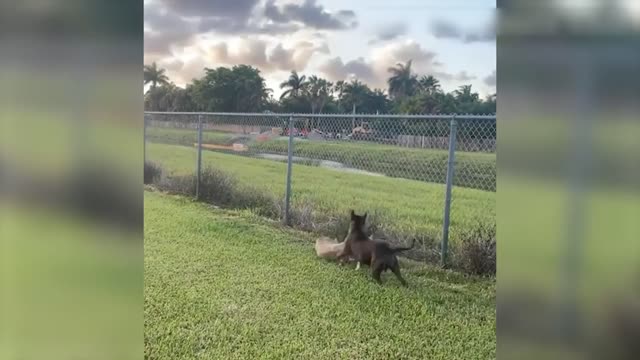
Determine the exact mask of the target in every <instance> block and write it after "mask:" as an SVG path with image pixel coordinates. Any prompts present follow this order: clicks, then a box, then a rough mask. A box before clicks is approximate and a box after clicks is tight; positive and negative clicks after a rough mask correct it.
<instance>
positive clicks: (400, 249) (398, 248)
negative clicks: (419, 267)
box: [391, 239, 416, 254]
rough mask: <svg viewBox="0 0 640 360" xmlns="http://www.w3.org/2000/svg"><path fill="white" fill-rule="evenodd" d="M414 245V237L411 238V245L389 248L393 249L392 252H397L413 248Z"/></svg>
mask: <svg viewBox="0 0 640 360" xmlns="http://www.w3.org/2000/svg"><path fill="white" fill-rule="evenodd" d="M414 246H416V239H413V241H412V242H411V246H407V247H397V248H393V249H391V250H392V251H393V253H394V254H395V253H399V252H400V251H407V250H411V249H413V247H414Z"/></svg>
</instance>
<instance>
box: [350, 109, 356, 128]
mask: <svg viewBox="0 0 640 360" xmlns="http://www.w3.org/2000/svg"><path fill="white" fill-rule="evenodd" d="M351 113H352V114H353V117H352V118H351V131H350V133H353V128H355V127H356V104H355V103H353V111H352V112H351Z"/></svg>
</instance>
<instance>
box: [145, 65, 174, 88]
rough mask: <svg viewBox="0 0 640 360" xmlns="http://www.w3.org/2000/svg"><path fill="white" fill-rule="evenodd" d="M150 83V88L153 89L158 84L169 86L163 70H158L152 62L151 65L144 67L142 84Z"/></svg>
mask: <svg viewBox="0 0 640 360" xmlns="http://www.w3.org/2000/svg"><path fill="white" fill-rule="evenodd" d="M149 83H151V88H152V89H155V88H156V86H157V85H158V84H160V85H167V84H169V77H168V76H167V75H165V70H164V69H160V68H158V65H157V64H156V62H155V61H154V62H153V63H152V64H151V65H145V66H144V84H145V85H147V84H149Z"/></svg>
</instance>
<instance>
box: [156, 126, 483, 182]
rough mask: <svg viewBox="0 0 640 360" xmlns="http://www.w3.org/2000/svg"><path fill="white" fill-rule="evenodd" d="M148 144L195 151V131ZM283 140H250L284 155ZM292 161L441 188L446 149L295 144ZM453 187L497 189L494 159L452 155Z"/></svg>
mask: <svg viewBox="0 0 640 360" xmlns="http://www.w3.org/2000/svg"><path fill="white" fill-rule="evenodd" d="M241 136H242V135H240V134H230V133H222V132H217V131H204V132H203V133H202V142H203V143H205V144H217V145H230V144H231V143H233V142H234V139H237V138H239V137H241ZM147 140H148V141H149V142H155V143H163V144H173V145H187V146H193V144H194V143H195V142H197V132H196V131H195V130H190V129H167V128H157V127H149V128H148V129H147ZM287 146H288V145H287V140H282V139H276V140H270V141H264V142H257V141H252V142H250V143H249V148H250V150H251V151H252V152H264V153H272V154H283V155H286V154H287ZM295 156H302V157H309V158H313V159H323V160H331V161H338V162H341V163H343V164H345V165H347V166H350V167H353V168H356V169H361V170H366V171H371V172H377V173H382V174H385V175H387V176H392V177H401V178H406V179H412V180H421V181H427V182H436V183H444V182H445V180H446V173H447V158H448V152H447V151H446V150H432V149H417V148H403V147H399V146H392V145H382V144H374V143H367V142H348V141H306V140H302V141H296V144H295ZM455 161H456V168H455V169H456V170H455V174H454V184H455V185H457V186H462V187H468V188H474V189H481V190H490V191H495V189H496V154H495V153H491V154H489V153H478V152H462V151H458V152H456V160H455Z"/></svg>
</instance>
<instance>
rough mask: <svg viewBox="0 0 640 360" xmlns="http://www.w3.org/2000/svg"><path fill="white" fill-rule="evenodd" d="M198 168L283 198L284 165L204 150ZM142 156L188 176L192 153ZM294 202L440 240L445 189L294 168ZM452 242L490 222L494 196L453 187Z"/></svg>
mask: <svg viewBox="0 0 640 360" xmlns="http://www.w3.org/2000/svg"><path fill="white" fill-rule="evenodd" d="M202 154H203V166H211V167H216V168H219V169H222V170H224V171H227V172H229V173H231V174H233V175H235V176H236V177H237V179H238V180H239V181H240V182H242V183H244V184H249V185H251V186H254V187H256V188H259V189H263V190H264V191H266V192H270V193H273V194H276V195H277V196H283V194H284V189H285V176H286V164H284V163H280V162H276V161H270V160H264V159H255V158H248V157H243V156H238V155H231V154H223V153H218V152H211V151H203V153H202ZM147 156H148V159H150V160H151V161H155V162H158V163H160V164H162V166H163V167H164V168H165V170H166V171H170V172H173V173H175V174H191V173H193V172H194V170H195V162H196V160H195V159H196V151H195V149H194V148H189V147H183V146H176V145H165V144H154V143H149V144H147ZM292 189H293V201H294V203H297V204H302V203H305V202H311V203H312V204H313V206H314V209H316V210H317V211H318V212H320V213H322V214H327V215H333V216H344V214H347V213H348V211H349V210H350V209H351V208H354V209H355V210H357V211H369V212H370V213H372V212H373V213H376V214H377V215H379V216H380V217H381V219H382V221H383V224H384V225H385V226H386V227H387V228H388V229H389V230H392V231H397V232H400V233H403V234H408V235H412V234H427V235H428V236H430V237H433V238H436V239H439V238H440V235H441V227H442V217H443V204H444V186H443V185H442V184H434V183H426V182H421V181H415V180H407V179H399V178H388V177H375V176H368V175H362V174H352V173H344V172H339V171H336V170H332V169H326V168H321V167H315V166H306V165H299V164H296V165H294V166H293V181H292ZM453 195H454V196H453V199H454V200H453V204H452V221H451V239H452V241H455V239H456V237H457V236H458V235H459V234H460V231H462V230H465V229H470V228H472V227H474V226H475V225H477V223H478V222H485V223H491V222H495V193H493V192H489V191H480V190H475V189H466V188H458V187H456V188H454V192H453Z"/></svg>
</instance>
